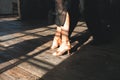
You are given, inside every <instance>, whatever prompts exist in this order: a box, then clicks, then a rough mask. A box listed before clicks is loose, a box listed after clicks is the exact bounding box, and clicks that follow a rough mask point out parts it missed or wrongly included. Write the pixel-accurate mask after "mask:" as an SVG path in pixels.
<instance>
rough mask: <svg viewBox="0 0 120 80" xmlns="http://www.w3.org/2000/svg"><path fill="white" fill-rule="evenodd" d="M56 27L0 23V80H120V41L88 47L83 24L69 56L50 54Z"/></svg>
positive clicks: (39, 24) (29, 23)
mask: <svg viewBox="0 0 120 80" xmlns="http://www.w3.org/2000/svg"><path fill="white" fill-rule="evenodd" d="M55 27H56V26H55V25H47V24H46V23H44V24H43V22H39V21H29V22H21V21H18V20H15V19H11V18H9V19H1V20H0V28H1V29H0V80H120V47H119V46H120V45H119V43H120V38H117V39H114V40H113V42H112V43H110V44H103V45H99V46H93V45H90V41H91V40H92V38H91V37H90V35H89V33H87V31H86V30H87V27H86V25H85V23H84V22H79V23H78V25H77V27H76V29H75V30H74V32H73V34H72V41H71V44H72V51H71V54H72V55H71V56H68V55H67V54H65V55H63V56H60V57H54V56H52V55H51V53H53V52H54V51H55V50H50V46H51V44H52V39H53V36H54V32H55Z"/></svg>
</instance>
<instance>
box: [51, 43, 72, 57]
mask: <svg viewBox="0 0 120 80" xmlns="http://www.w3.org/2000/svg"><path fill="white" fill-rule="evenodd" d="M70 49H71V45H70V42H67V43H66V42H65V43H62V44H61V46H60V47H59V48H58V50H57V51H56V52H55V53H53V54H52V55H53V56H61V55H63V54H64V53H65V52H67V53H68V55H70Z"/></svg>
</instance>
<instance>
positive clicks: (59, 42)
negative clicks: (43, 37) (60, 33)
mask: <svg viewBox="0 0 120 80" xmlns="http://www.w3.org/2000/svg"><path fill="white" fill-rule="evenodd" d="M60 44H61V38H60V37H59V38H58V37H54V39H53V43H52V46H51V49H55V48H57V47H58V46H59V45H60Z"/></svg>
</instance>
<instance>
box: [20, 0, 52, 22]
mask: <svg viewBox="0 0 120 80" xmlns="http://www.w3.org/2000/svg"><path fill="white" fill-rule="evenodd" d="M19 3H20V15H21V19H22V20H28V19H40V20H43V19H47V17H48V12H49V10H50V4H51V0H19Z"/></svg>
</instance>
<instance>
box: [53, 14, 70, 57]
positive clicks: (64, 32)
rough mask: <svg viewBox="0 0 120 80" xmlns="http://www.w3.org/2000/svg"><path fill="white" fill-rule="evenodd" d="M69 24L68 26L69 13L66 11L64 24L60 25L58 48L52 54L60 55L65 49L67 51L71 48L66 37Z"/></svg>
mask: <svg viewBox="0 0 120 80" xmlns="http://www.w3.org/2000/svg"><path fill="white" fill-rule="evenodd" d="M69 26H70V18H69V14H68V13H67V15H66V20H65V24H64V25H63V26H62V27H61V37H62V43H61V45H60V47H59V48H58V50H57V51H56V52H55V53H53V55H54V56H60V55H62V54H64V53H65V52H66V51H68V53H69V51H70V48H71V47H70V42H69V38H68V33H69Z"/></svg>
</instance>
